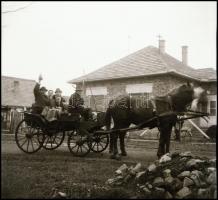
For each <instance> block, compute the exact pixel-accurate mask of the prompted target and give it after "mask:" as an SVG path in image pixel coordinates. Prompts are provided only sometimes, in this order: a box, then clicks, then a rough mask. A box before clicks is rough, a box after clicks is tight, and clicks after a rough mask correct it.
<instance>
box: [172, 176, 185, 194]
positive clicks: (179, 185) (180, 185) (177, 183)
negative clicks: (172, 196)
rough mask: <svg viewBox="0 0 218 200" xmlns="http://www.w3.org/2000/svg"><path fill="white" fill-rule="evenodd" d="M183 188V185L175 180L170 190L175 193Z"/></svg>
mask: <svg viewBox="0 0 218 200" xmlns="http://www.w3.org/2000/svg"><path fill="white" fill-rule="evenodd" d="M182 187H183V183H182V182H181V181H180V180H179V179H178V178H174V179H173V182H172V183H171V184H170V190H171V191H173V192H175V191H178V190H180V189H181V188H182Z"/></svg>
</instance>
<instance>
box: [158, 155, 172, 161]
mask: <svg viewBox="0 0 218 200" xmlns="http://www.w3.org/2000/svg"><path fill="white" fill-rule="evenodd" d="M170 160H172V158H171V157H170V156H169V153H167V154H165V155H163V156H162V157H161V158H160V160H159V163H165V162H168V161H170Z"/></svg>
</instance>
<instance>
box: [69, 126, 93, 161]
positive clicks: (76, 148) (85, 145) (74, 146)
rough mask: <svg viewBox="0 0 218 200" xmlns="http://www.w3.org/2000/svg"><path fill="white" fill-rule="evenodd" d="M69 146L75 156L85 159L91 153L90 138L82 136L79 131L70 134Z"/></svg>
mask: <svg viewBox="0 0 218 200" xmlns="http://www.w3.org/2000/svg"><path fill="white" fill-rule="evenodd" d="M67 145H68V148H69V150H70V152H71V153H72V154H73V155H74V156H79V157H83V156H85V155H87V154H88V153H89V152H90V139H89V136H85V135H82V134H80V132H79V131H78V130H74V131H73V132H72V133H71V134H69V136H68V141H67Z"/></svg>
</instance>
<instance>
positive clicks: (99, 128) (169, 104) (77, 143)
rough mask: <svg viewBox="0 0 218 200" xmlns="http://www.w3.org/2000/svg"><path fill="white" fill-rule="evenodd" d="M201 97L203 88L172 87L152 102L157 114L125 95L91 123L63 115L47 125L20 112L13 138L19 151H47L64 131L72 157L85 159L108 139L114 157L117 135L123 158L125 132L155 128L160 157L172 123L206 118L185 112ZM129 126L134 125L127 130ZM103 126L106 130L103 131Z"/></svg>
mask: <svg viewBox="0 0 218 200" xmlns="http://www.w3.org/2000/svg"><path fill="white" fill-rule="evenodd" d="M204 98H205V92H204V90H203V89H201V88H200V87H196V88H195V87H193V86H191V85H189V84H188V85H182V86H180V87H178V88H176V89H175V90H173V91H172V92H171V93H169V94H168V95H167V96H166V97H164V98H163V97H161V98H157V99H156V103H155V104H156V105H155V106H156V108H157V111H158V113H157V114H154V113H153V108H154V107H153V106H150V107H146V108H134V106H133V104H132V103H133V102H134V101H133V99H130V97H129V96H127V97H125V98H122V99H119V100H118V101H117V102H116V101H113V102H112V103H113V104H112V106H111V105H110V104H109V107H108V109H107V111H106V113H104V112H100V113H98V114H97V118H96V119H95V120H93V119H89V120H87V121H84V120H83V121H81V119H80V118H75V119H72V118H70V119H69V118H68V117H67V116H65V117H62V118H60V119H59V120H56V121H52V122H49V121H47V120H46V119H45V118H43V117H42V116H41V115H37V114H32V113H24V119H23V120H22V121H21V122H20V123H19V125H18V127H17V129H16V132H15V139H16V143H17V145H18V147H19V148H20V149H21V150H22V151H24V152H26V153H34V152H37V151H38V150H39V149H41V148H45V149H48V150H52V149H56V148H58V147H59V146H60V145H61V144H62V143H63V141H64V138H65V132H68V139H67V145H68V148H69V150H70V152H71V153H72V154H73V155H75V156H85V155H86V154H88V153H89V152H90V151H94V152H102V151H104V150H105V149H106V148H107V146H108V144H109V140H110V149H112V152H113V155H112V158H116V155H117V154H118V149H117V139H118V135H119V139H120V147H121V154H123V155H125V154H126V152H125V145H124V137H125V134H126V132H127V131H130V130H136V129H140V130H141V129H144V128H155V127H157V128H158V129H159V131H160V139H159V148H158V152H157V155H158V157H160V156H161V155H163V154H165V153H167V152H169V144H170V136H171V130H172V127H173V126H174V125H175V123H176V122H179V121H184V120H187V119H191V118H196V117H205V116H208V113H202V112H196V111H194V112H193V111H188V110H187V106H188V105H190V104H191V108H195V107H196V106H197V104H198V103H199V102H200V101H201V99H204ZM111 119H113V121H114V128H113V129H112V130H110V123H111ZM131 123H133V124H135V126H134V127H130V128H129V125H130V124H131ZM104 126H106V128H107V131H105V130H103V127H104ZM109 136H110V137H109ZM205 136H206V135H205ZM206 137H208V136H206Z"/></svg>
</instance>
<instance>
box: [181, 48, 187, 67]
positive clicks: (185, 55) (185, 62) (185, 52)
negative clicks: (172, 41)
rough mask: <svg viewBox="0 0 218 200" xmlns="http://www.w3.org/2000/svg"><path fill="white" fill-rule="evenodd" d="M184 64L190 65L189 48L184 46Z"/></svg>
mask: <svg viewBox="0 0 218 200" xmlns="http://www.w3.org/2000/svg"><path fill="white" fill-rule="evenodd" d="M182 63H183V64H184V65H188V46H182Z"/></svg>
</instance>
